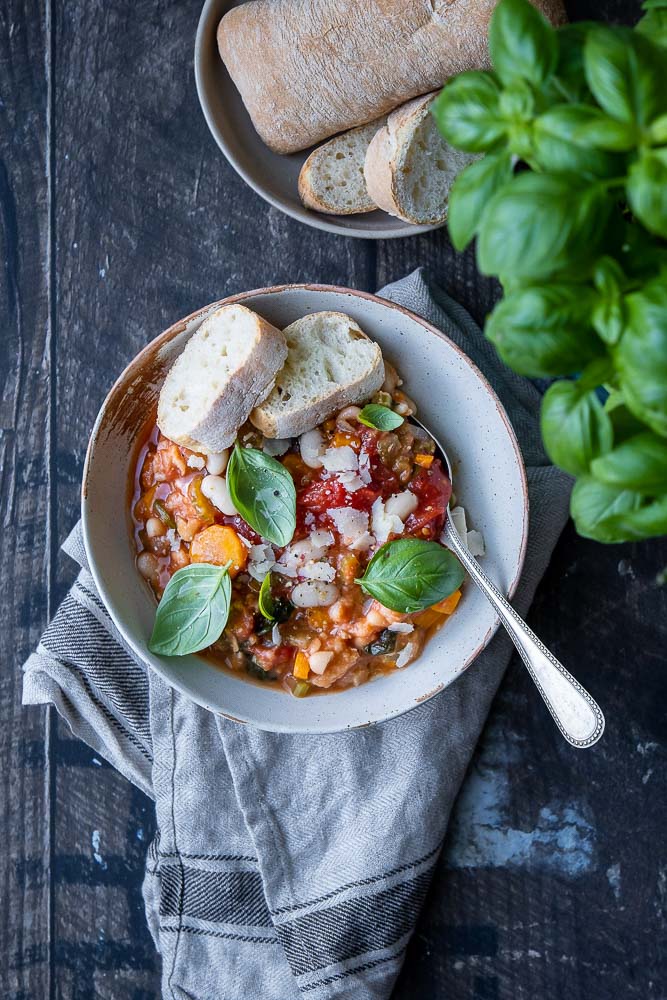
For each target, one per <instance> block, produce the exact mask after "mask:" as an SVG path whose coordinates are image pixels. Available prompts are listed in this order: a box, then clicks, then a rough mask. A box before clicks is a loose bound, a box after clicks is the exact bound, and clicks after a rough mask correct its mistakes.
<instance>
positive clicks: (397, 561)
mask: <svg viewBox="0 0 667 1000" xmlns="http://www.w3.org/2000/svg"><path fill="white" fill-rule="evenodd" d="M464 577H465V570H464V569H463V566H462V565H461V563H460V562H459V561H458V559H457V558H456V556H455V555H453V554H452V553H451V552H450V551H449V549H446V548H444V546H442V545H439V544H438V543H437V542H426V541H422V540H420V539H418V538H399V539H396V541H393V542H387V543H386V544H385V545H383V546H382V547H381V548H379V549H378V550H377V552H376V553H375V555H374V556H373V558H372V559H371V561H370V562H369V564H368V566H367V567H366V572H365V573H364V575H363V577H362V578H361V579H360V580H357V581H356V583H358V584H359V585H360V586H361V588H362V589H363V590H364V591H365V592H366V593H367V594H370V595H371V597H374V598H375V599H376V600H377V601H379V602H380V604H382V605H383V606H384V607H385V608H390V609H391V610H392V611H399V612H402V613H403V614H412V612H414V611H423V610H424V609H425V608H430V607H431V605H433V604H437V603H438V601H443V600H444V599H445V597H449V595H450V594H453V593H454V591H455V590H458V588H459V587H460V586H461V584H462V583H463V579H464Z"/></svg>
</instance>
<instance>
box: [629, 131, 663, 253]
mask: <svg viewBox="0 0 667 1000" xmlns="http://www.w3.org/2000/svg"><path fill="white" fill-rule="evenodd" d="M626 190H627V192H628V201H629V202H630V208H631V209H632V211H633V212H634V213H635V215H636V216H637V218H638V219H639V221H640V222H642V223H643V224H644V225H645V226H646V228H647V229H648V230H649V232H651V233H655V235H656V236H662V237H663V239H667V149H654V150H644V152H643V153H642V155H641V156H640V157H639V159H638V160H635V162H634V163H633V164H632V165H631V166H630V170H629V172H628V182H627V185H626Z"/></svg>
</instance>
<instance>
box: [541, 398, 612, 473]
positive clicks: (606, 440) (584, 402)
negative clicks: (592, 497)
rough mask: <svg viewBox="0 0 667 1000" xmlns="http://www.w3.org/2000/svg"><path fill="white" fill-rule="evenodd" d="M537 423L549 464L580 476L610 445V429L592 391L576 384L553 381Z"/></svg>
mask: <svg viewBox="0 0 667 1000" xmlns="http://www.w3.org/2000/svg"><path fill="white" fill-rule="evenodd" d="M540 424H541V428H542V437H543V439H544V446H545V448H546V450H547V453H548V455H549V457H550V458H551V460H552V462H554V463H555V464H556V465H558V466H560V468H561V469H565V471H566V472H570V473H571V474H572V475H573V476H581V475H584V474H585V473H587V472H588V469H589V466H590V464H591V462H592V460H593V459H594V458H597V457H598V455H602V454H604V452H606V451H609V450H610V448H611V447H612V445H613V429H612V425H611V420H610V418H609V414H608V413H607V412H606V411H605V410H604V408H603V406H602V403H601V402H600V400H599V399H598V397H597V393H596V391H595V389H588V388H584V387H582V385H581V384H580V383H579V382H556V384H555V385H552V386H550V387H549V388H548V389H547V391H546V393H545V394H544V399H543V400H542V413H541V419H540Z"/></svg>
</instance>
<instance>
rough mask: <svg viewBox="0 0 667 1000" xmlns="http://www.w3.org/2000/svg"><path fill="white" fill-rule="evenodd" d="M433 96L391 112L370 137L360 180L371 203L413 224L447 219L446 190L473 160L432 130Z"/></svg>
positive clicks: (435, 126)
mask: <svg viewBox="0 0 667 1000" xmlns="http://www.w3.org/2000/svg"><path fill="white" fill-rule="evenodd" d="M436 97H437V93H433V94H426V95H425V96H424V97H418V98H416V100H414V101H408V103H407V104H404V105H403V106H402V107H400V108H397V109H396V111H393V112H392V113H391V114H390V115H389V117H388V119H387V124H386V125H385V126H384V128H381V129H380V130H379V131H378V132H377V133H376V134H375V136H374V137H373V139H372V140H371V142H370V145H369V147H368V152H367V153H366V161H365V164H364V177H365V178H366V186H367V188H368V193H369V195H370V197H371V198H372V199H373V201H374V202H375V203H376V204H377V205H379V207H380V208H383V209H384V211H385V212H389V214H390V215H395V216H397V217H398V218H399V219H403V221H404V222H412V223H414V224H415V225H439V224H440V223H442V222H444V221H445V219H446V218H447V198H448V195H449V189H450V188H451V186H452V184H453V183H454V180H455V178H456V176H457V174H458V173H460V171H461V170H463V168H464V167H466V166H467V165H468V164H469V163H470V162H471V161H472V160H473V159H474V158H475V157H474V156H471V155H470V154H469V153H462V152H461V151H460V150H458V149H454V148H453V147H452V146H450V145H449V144H448V143H447V142H445V140H444V139H443V137H442V136H441V135H440V132H439V131H438V127H437V125H436V123H435V120H434V118H433V116H432V115H431V114H430V108H431V104H432V103H433V101H434V100H435V98H436Z"/></svg>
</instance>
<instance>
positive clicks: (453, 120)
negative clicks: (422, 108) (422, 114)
mask: <svg viewBox="0 0 667 1000" xmlns="http://www.w3.org/2000/svg"><path fill="white" fill-rule="evenodd" d="M499 96H500V90H499V88H498V84H497V83H496V81H495V80H494V78H493V76H492V75H491V73H484V72H482V71H479V70H472V71H470V72H468V73H460V74H459V75H458V76H455V77H454V78H453V79H451V80H449V81H448V82H447V83H446V84H445V86H444V87H443V89H442V90H441V91H440V94H439V95H438V97H437V98H436V99H435V101H434V102H433V105H432V108H431V113H432V115H433V117H434V118H435V120H436V123H437V125H438V128H439V129H440V131H441V132H442V134H443V136H444V137H445V139H446V140H447V142H449V143H451V144H452V146H456V147H457V149H464V150H466V151H467V152H468V153H482V152H485V151H487V150H490V149H493V148H494V147H495V146H496V145H497V144H498V142H499V141H500V140H501V139H502V138H503V136H504V134H505V125H504V122H503V121H502V120H501V118H500V116H499V110H498V99H499Z"/></svg>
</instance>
